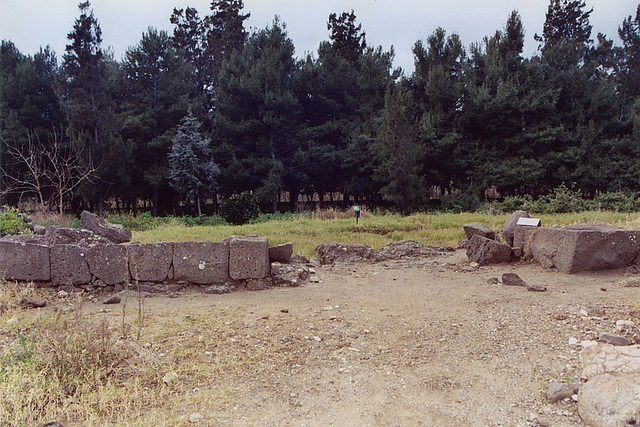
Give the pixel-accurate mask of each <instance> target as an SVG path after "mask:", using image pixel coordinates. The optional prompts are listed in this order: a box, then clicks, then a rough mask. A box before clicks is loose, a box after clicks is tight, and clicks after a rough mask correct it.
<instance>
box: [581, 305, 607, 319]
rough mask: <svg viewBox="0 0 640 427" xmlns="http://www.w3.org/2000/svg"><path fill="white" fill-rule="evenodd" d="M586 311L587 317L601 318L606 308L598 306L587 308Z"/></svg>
mask: <svg viewBox="0 0 640 427" xmlns="http://www.w3.org/2000/svg"><path fill="white" fill-rule="evenodd" d="M584 310H585V311H586V312H587V316H589V317H594V316H596V317H601V316H604V308H602V307H598V306H593V305H592V306H587V307H584Z"/></svg>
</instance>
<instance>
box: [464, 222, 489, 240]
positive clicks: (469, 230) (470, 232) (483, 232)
mask: <svg viewBox="0 0 640 427" xmlns="http://www.w3.org/2000/svg"><path fill="white" fill-rule="evenodd" d="M462 228H463V229H464V234H466V235H467V239H471V238H472V237H473V236H475V235H476V234H479V235H480V236H482V237H486V238H487V239H491V240H495V239H496V233H495V231H493V230H492V229H490V228H489V227H487V226H486V225H484V224H480V223H478V222H474V223H473V224H465V225H463V226H462Z"/></svg>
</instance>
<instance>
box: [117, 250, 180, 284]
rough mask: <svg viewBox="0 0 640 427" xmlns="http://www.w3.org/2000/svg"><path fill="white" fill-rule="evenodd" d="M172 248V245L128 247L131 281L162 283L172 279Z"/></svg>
mask: <svg viewBox="0 0 640 427" xmlns="http://www.w3.org/2000/svg"><path fill="white" fill-rule="evenodd" d="M173 246H174V244H173V243H154V244H146V245H143V244H131V245H128V246H127V256H128V257H129V274H130V275H131V279H133V280H135V281H140V282H163V281H165V280H168V279H172V278H173V277H172V266H173Z"/></svg>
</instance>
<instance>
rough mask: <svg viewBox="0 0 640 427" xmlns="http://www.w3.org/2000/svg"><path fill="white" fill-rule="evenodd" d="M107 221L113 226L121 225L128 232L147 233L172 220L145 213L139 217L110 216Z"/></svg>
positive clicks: (131, 215) (130, 215)
mask: <svg viewBox="0 0 640 427" xmlns="http://www.w3.org/2000/svg"><path fill="white" fill-rule="evenodd" d="M107 221H109V222H110V223H113V224H120V225H122V226H123V227H124V228H126V229H127V230H135V231H146V230H152V229H154V228H156V227H159V226H161V225H165V224H168V223H169V222H171V219H169V218H162V217H157V216H153V215H151V212H143V213H141V214H140V215H137V216H134V215H133V214H129V215H110V216H109V218H107Z"/></svg>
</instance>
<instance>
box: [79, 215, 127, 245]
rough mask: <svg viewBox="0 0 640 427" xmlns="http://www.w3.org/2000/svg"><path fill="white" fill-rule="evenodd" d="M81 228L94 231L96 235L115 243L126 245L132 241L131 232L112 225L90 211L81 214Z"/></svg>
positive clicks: (117, 225)
mask: <svg viewBox="0 0 640 427" xmlns="http://www.w3.org/2000/svg"><path fill="white" fill-rule="evenodd" d="M80 223H81V228H83V229H86V230H90V231H93V232H94V233H95V234H97V235H99V236H102V237H104V238H106V239H109V240H110V241H111V242H113V243H126V242H130V241H131V231H129V230H127V229H126V228H124V227H123V226H122V225H119V224H110V223H108V222H107V221H105V220H104V219H102V218H100V217H99V216H98V215H95V214H92V213H91V212H88V211H83V212H82V214H80Z"/></svg>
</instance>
